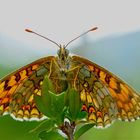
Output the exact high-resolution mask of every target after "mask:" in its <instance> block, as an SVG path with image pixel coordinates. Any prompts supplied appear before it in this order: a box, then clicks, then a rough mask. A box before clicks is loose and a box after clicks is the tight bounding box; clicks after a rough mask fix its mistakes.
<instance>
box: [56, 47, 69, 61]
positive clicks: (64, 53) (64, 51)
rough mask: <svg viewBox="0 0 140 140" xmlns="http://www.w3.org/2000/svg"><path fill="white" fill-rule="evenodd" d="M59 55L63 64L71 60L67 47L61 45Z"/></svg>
mask: <svg viewBox="0 0 140 140" xmlns="http://www.w3.org/2000/svg"><path fill="white" fill-rule="evenodd" d="M57 55H58V58H59V60H60V61H61V62H66V61H67V60H68V58H69V50H68V49H66V47H65V45H60V47H59V50H58V51H57Z"/></svg>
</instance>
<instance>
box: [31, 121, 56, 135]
mask: <svg viewBox="0 0 140 140" xmlns="http://www.w3.org/2000/svg"><path fill="white" fill-rule="evenodd" d="M54 127H55V122H54V121H53V120H51V119H48V120H45V121H43V122H41V123H40V124H39V125H38V126H37V127H35V128H34V129H33V130H31V131H30V132H31V133H32V132H34V133H40V132H42V131H50V130H52V129H53V128H54Z"/></svg>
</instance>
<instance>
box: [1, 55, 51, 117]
mask: <svg viewBox="0 0 140 140" xmlns="http://www.w3.org/2000/svg"><path fill="white" fill-rule="evenodd" d="M52 59H53V56H50V57H46V58H41V59H39V60H37V61H35V62H33V63H31V64H29V65H27V66H25V67H23V68H21V69H19V70H17V71H15V72H13V73H11V74H10V75H8V76H6V77H5V78H3V79H1V80H0V115H4V114H7V113H9V114H10V115H11V116H12V117H13V118H16V119H18V120H34V119H42V118H43V117H44V116H43V115H42V113H41V112H40V111H39V110H38V109H37V107H36V104H35V102H34V95H35V94H41V90H40V87H41V83H42V81H43V79H44V76H45V75H46V74H48V72H49V67H50V63H51V60H52Z"/></svg>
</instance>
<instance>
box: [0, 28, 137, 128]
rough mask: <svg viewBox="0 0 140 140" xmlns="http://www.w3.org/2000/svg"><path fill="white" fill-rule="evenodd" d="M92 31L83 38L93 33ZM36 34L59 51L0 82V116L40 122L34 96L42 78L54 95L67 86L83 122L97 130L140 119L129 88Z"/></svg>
mask: <svg viewBox="0 0 140 140" xmlns="http://www.w3.org/2000/svg"><path fill="white" fill-rule="evenodd" d="M96 29H97V27H94V28H92V29H90V30H88V31H87V32H84V33H83V34H81V35H80V36H78V37H76V38H75V39H77V38H79V37H81V36H82V35H84V34H86V33H88V32H90V31H94V30H96ZM26 31H27V32H30V33H34V34H37V35H39V36H41V37H43V38H45V39H47V40H49V41H51V42H52V43H54V44H56V45H57V46H58V47H59V50H58V52H57V56H48V57H45V58H41V59H39V60H36V61H35V62H32V63H31V64H28V65H27V66H25V67H22V68H20V69H19V70H17V71H15V72H13V73H11V74H9V75H8V76H6V77H4V78H3V79H1V80H0V116H2V115H5V114H7V113H8V114H10V115H11V116H12V117H13V118H15V119H17V120H21V121H22V120H43V119H45V116H44V115H43V114H42V113H41V112H40V111H39V110H38V108H37V106H36V103H35V100H34V95H36V94H37V95H41V85H42V82H43V80H44V78H45V76H48V78H49V79H50V80H51V81H52V83H53V85H54V87H55V92H56V93H58V94H59V93H61V92H62V91H64V90H65V89H66V87H67V86H69V87H70V88H74V89H76V90H77V91H78V93H79V95H80V100H81V102H82V103H83V105H82V108H81V111H86V112H87V114H88V116H87V118H86V120H87V121H88V122H93V123H94V124H95V126H96V127H97V128H103V127H107V126H109V125H110V124H111V123H112V122H113V121H114V120H116V119H120V120H124V121H134V120H137V119H138V118H139V116H140V96H139V94H138V93H137V92H136V91H135V90H133V89H132V88H131V87H130V86H129V85H128V84H126V83H125V82H123V81H122V80H121V79H120V78H118V77H117V76H115V75H114V74H112V73H111V72H109V71H108V70H106V69H105V68H103V67H101V66H99V65H97V64H95V63H94V62H91V61H90V60H87V59H85V58H83V57H80V56H77V55H70V54H69V51H68V49H67V46H68V45H69V44H70V43H71V42H72V41H74V40H75V39H73V40H71V41H70V42H69V43H68V44H67V45H64V46H62V45H58V44H57V43H56V42H54V41H52V40H50V39H48V38H46V37H44V36H42V35H40V34H38V33H36V32H34V31H31V30H28V29H26Z"/></svg>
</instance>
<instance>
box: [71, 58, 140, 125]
mask: <svg viewBox="0 0 140 140" xmlns="http://www.w3.org/2000/svg"><path fill="white" fill-rule="evenodd" d="M73 61H79V62H80V63H83V64H84V65H85V66H87V67H88V69H89V71H90V74H91V75H93V78H92V79H93V81H95V82H94V84H93V89H92V90H93V91H94V90H95V93H96V98H94V97H92V96H93V95H94V94H93V93H94V92H93V93H91V94H90V93H86V100H87V102H88V103H89V101H88V96H89V95H90V96H89V100H90V98H91V97H92V98H91V102H92V103H93V104H94V106H95V107H96V106H98V105H99V111H100V114H102V117H101V118H102V119H103V120H104V121H103V122H104V123H105V120H106V118H109V119H107V120H112V119H114V118H115V117H116V118H118V119H121V120H125V121H127V120H128V121H133V120H136V119H138V118H139V116H140V96H139V94H137V93H136V91H134V90H133V89H132V88H131V87H130V86H128V85H127V84H126V83H125V82H123V81H122V80H121V79H120V78H118V77H117V76H115V75H114V74H112V73H110V72H109V71H107V70H106V69H104V68H102V67H100V66H98V65H97V64H95V63H93V62H90V61H89V60H87V59H84V58H81V57H78V56H73ZM96 85H97V86H96ZM98 87H99V88H98ZM96 89H97V90H96ZM103 96H104V98H103ZM94 100H95V101H94ZM96 104H98V105H96ZM106 104H108V105H106ZM88 105H89V104H88ZM94 106H92V110H94V112H96V113H94V114H95V116H94V115H93V116H94V117H93V118H95V117H96V120H97V119H98V118H99V117H98V115H97V111H98V109H96V108H95V107H94ZM111 106H113V107H114V111H113V107H111ZM101 108H102V109H107V110H108V111H109V110H110V108H111V113H112V116H111V115H108V114H109V112H107V113H103V110H101ZM85 109H86V106H85ZM89 109H90V108H89V107H88V112H91V110H89ZM92 112H93V111H92ZM106 116H107V117H106ZM89 120H92V119H91V118H90V116H89ZM96 122H97V121H96ZM104 123H103V124H104ZM104 126H106V125H104Z"/></svg>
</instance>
